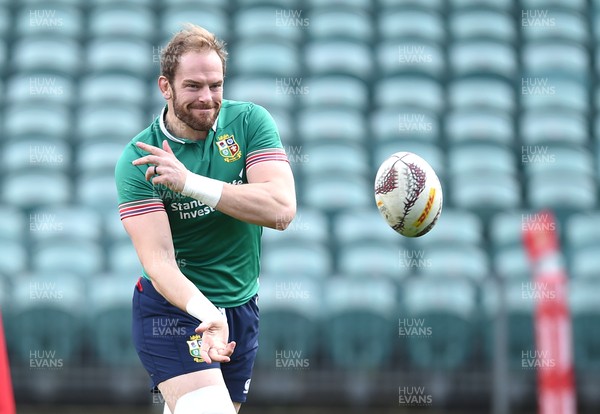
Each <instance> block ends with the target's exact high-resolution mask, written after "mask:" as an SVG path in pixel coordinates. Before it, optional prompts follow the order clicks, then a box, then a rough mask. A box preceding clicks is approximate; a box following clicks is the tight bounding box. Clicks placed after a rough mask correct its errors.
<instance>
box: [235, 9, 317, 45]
mask: <svg viewBox="0 0 600 414" xmlns="http://www.w3.org/2000/svg"><path fill="white" fill-rule="evenodd" d="M306 18H307V16H306V15H305V14H304V10H293V11H292V10H289V9H287V8H286V9H282V8H281V6H275V5H271V6H266V5H263V6H257V7H252V6H249V7H241V8H239V10H238V11H237V12H236V13H235V14H234V16H233V26H234V27H235V35H236V37H237V39H239V40H242V39H252V38H256V39H257V40H258V41H260V39H261V38H262V39H265V38H269V39H277V40H284V41H289V42H292V43H296V44H300V42H301V41H302V38H303V29H305V19H306ZM311 23H312V22H311ZM311 28H312V24H311Z"/></svg>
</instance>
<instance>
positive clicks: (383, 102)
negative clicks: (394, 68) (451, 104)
mask: <svg viewBox="0 0 600 414" xmlns="http://www.w3.org/2000/svg"><path fill="white" fill-rule="evenodd" d="M373 99H374V101H373V102H374V105H375V106H376V107H390V108H393V107H410V108H414V109H416V110H418V109H424V110H426V111H431V112H436V113H440V112H441V111H442V110H443V109H444V106H445V102H444V91H443V88H442V85H441V84H440V83H439V82H438V81H437V80H434V79H431V78H429V77H420V76H395V77H388V78H383V79H381V80H380V81H378V82H377V83H376V84H375V91H374V96H373Z"/></svg>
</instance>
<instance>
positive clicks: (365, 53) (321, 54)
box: [304, 40, 373, 80]
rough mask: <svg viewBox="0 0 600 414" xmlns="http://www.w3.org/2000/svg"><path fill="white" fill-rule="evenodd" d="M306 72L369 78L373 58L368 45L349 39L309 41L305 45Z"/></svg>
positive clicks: (313, 74)
mask: <svg viewBox="0 0 600 414" xmlns="http://www.w3.org/2000/svg"><path fill="white" fill-rule="evenodd" d="M304 64H305V68H306V69H305V72H304V73H305V74H306V75H307V76H315V75H345V76H355V77H357V78H359V79H364V80H369V79H370V78H371V76H373V58H372V56H371V50H370V49H369V47H368V46H366V45H365V44H364V43H361V42H353V41H348V40H319V41H309V42H307V43H306V44H305V46H304Z"/></svg>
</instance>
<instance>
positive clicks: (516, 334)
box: [481, 280, 535, 373]
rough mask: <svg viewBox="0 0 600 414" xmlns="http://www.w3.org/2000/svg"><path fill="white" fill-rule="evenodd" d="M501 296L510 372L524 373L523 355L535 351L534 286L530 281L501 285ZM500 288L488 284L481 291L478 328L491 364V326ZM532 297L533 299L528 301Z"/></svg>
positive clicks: (498, 301) (496, 309)
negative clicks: (481, 330) (502, 290)
mask: <svg viewBox="0 0 600 414" xmlns="http://www.w3.org/2000/svg"><path fill="white" fill-rule="evenodd" d="M501 286H502V289H505V292H504V295H503V297H504V301H505V302H504V303H505V304H506V312H507V324H508V345H507V349H508V358H509V369H510V370H511V371H519V372H520V373H523V369H524V368H523V363H524V360H523V353H524V352H533V351H534V350H535V341H534V325H533V308H534V303H535V299H534V297H535V294H534V291H533V290H532V289H533V288H534V287H535V284H533V283H532V282H529V281H523V280H514V281H507V283H506V284H503V285H501ZM500 288H501V287H500V286H498V284H497V283H496V282H493V281H490V282H489V283H488V284H486V286H485V288H483V289H482V294H483V298H482V309H481V310H482V318H481V324H482V329H483V339H484V355H485V356H486V358H487V359H488V360H489V361H491V360H492V359H493V354H494V352H495V348H496V346H497V343H496V340H495V338H494V323H495V321H496V320H497V317H498V309H499V304H500V298H501V296H500V294H501V291H500ZM530 295H533V297H529V296H530Z"/></svg>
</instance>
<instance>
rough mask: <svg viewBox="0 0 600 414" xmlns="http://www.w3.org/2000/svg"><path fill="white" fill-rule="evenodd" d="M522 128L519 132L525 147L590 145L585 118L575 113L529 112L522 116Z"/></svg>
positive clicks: (554, 111)
mask: <svg viewBox="0 0 600 414" xmlns="http://www.w3.org/2000/svg"><path fill="white" fill-rule="evenodd" d="M520 126H521V128H520V131H519V132H520V135H521V137H522V141H523V144H525V145H537V144H549V143H552V142H555V143H561V142H562V143H566V144H576V145H587V144H589V143H590V137H589V133H588V126H587V120H586V118H585V116H584V115H583V114H578V113H576V112H573V111H563V110H554V109H553V110H550V109H543V110H542V109H538V110H527V111H524V112H523V114H522V115H521V122H520Z"/></svg>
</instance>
